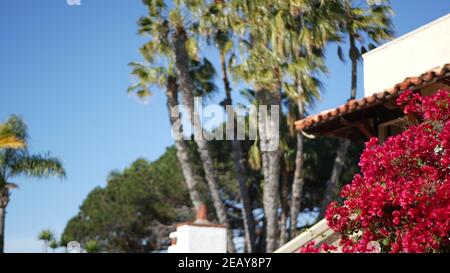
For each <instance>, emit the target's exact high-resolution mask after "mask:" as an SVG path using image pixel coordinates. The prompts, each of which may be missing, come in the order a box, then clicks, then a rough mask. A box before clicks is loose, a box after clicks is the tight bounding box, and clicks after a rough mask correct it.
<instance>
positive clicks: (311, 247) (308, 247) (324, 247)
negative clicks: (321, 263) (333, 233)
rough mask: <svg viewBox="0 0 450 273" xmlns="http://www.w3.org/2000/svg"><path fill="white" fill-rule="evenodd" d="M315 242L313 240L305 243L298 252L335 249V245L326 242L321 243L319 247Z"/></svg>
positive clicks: (325, 251) (324, 251) (318, 251)
mask: <svg viewBox="0 0 450 273" xmlns="http://www.w3.org/2000/svg"><path fill="white" fill-rule="evenodd" d="M315 245H316V243H315V242H314V241H312V242H309V243H307V244H306V245H305V246H304V247H302V248H301V249H300V250H299V252H300V253H327V252H333V251H336V250H337V247H336V246H333V245H329V244H327V243H323V244H321V245H320V246H319V247H316V246H315Z"/></svg>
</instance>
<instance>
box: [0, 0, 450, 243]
mask: <svg viewBox="0 0 450 273" xmlns="http://www.w3.org/2000/svg"><path fill="white" fill-rule="evenodd" d="M0 3H1V8H0V37H1V42H0V121H4V120H5V119H6V118H7V117H8V116H9V115H10V114H18V115H21V116H22V117H23V118H24V119H25V121H26V122H27V124H28V126H29V133H30V135H31V140H30V148H31V150H32V151H33V152H46V151H51V153H52V155H56V156H58V157H59V158H61V159H62V161H63V163H64V165H65V168H66V171H67V175H68V176H67V179H65V180H63V181H59V180H56V179H46V180H37V179H30V178H25V177H19V178H15V179H14V181H12V182H15V183H18V184H19V185H20V188H19V189H17V190H14V192H13V193H12V196H11V202H10V204H9V206H8V209H7V217H6V242H5V243H6V251H8V252H39V251H40V250H41V244H40V242H38V241H37V239H36V237H37V234H38V233H39V231H40V230H42V229H44V228H50V229H52V230H53V231H55V232H56V233H57V235H58V236H59V235H60V234H61V232H62V230H63V229H64V226H65V224H66V222H67V220H69V219H70V218H71V217H73V216H74V215H75V214H76V213H77V211H78V207H79V205H80V204H81V203H82V201H83V199H84V198H85V197H86V195H87V194H88V193H89V191H90V190H92V189H93V188H94V187H95V186H99V185H100V186H104V185H105V178H106V176H107V175H108V173H109V172H110V171H111V170H114V169H119V170H121V169H123V168H124V167H126V166H127V165H129V164H130V163H131V162H133V160H135V159H136V158H138V157H145V158H147V159H150V160H154V159H156V158H158V157H159V156H160V155H161V154H162V153H163V152H164V150H165V148H166V147H167V146H169V145H171V144H172V143H173V141H172V139H171V136H170V130H169V123H168V114H167V111H166V108H165V98H164V96H163V94H162V93H161V92H156V93H155V94H154V96H153V97H152V98H151V99H150V100H149V101H148V103H147V104H142V103H138V102H137V101H136V99H135V98H132V97H128V96H127V95H126V92H125V91H126V88H127V87H128V86H129V84H130V76H129V72H130V69H129V67H128V66H127V64H128V63H129V62H130V61H138V60H140V57H139V53H138V50H137V49H138V47H139V46H140V45H141V44H143V43H144V41H145V39H143V38H142V37H139V36H138V35H137V33H136V32H137V28H136V20H137V19H138V18H139V17H140V16H141V15H144V14H145V8H144V7H143V6H142V3H141V1H140V0H127V1H124V0H81V6H69V5H67V3H66V0H46V1H36V0H9V1H8V0H1V1H0ZM392 4H393V8H394V10H395V12H396V15H395V17H394V25H395V30H396V36H399V35H402V34H405V33H407V32H409V31H412V30H414V29H415V28H418V27H420V26H422V25H424V24H426V23H428V22H431V21H433V20H434V19H437V18H439V17H441V16H443V15H446V14H447V13H449V12H450V1H448V0H392ZM430 42H433V41H430ZM207 54H208V55H209V57H210V59H212V60H213V61H214V60H217V59H218V58H217V55H216V53H215V52H213V51H210V50H208V52H207ZM327 64H328V67H329V70H330V74H329V75H328V77H327V78H326V79H325V80H324V83H325V90H324V91H325V95H324V96H323V100H322V102H320V103H318V104H317V106H316V107H315V108H314V109H311V113H315V112H319V111H321V110H324V109H327V108H331V107H333V106H337V105H339V104H341V103H343V102H345V100H346V99H347V98H348V96H349V85H350V66H349V64H348V63H347V64H346V65H345V64H342V63H341V62H340V61H339V60H338V59H337V57H336V48H335V46H333V45H331V46H330V47H329V49H328V52H327ZM362 75H363V74H362V68H361V67H360V78H359V90H358V96H361V95H362V93H363V91H362ZM217 79H219V77H218V78H217ZM218 85H219V86H220V87H221V84H220V82H218ZM222 97H223V93H221V94H219V95H217V100H219V99H222Z"/></svg>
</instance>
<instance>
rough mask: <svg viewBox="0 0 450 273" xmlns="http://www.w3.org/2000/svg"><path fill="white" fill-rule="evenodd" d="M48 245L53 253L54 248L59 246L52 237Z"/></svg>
mask: <svg viewBox="0 0 450 273" xmlns="http://www.w3.org/2000/svg"><path fill="white" fill-rule="evenodd" d="M48 247H50V248H51V249H52V252H53V253H55V251H56V249H57V248H58V247H59V244H58V242H57V241H56V240H55V239H53V240H51V241H50V244H49V245H48Z"/></svg>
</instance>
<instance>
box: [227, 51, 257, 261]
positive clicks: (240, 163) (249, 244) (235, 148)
mask: <svg viewBox="0 0 450 273" xmlns="http://www.w3.org/2000/svg"><path fill="white" fill-rule="evenodd" d="M220 63H221V67H222V74H223V78H222V80H223V84H224V87H225V94H226V101H225V104H224V107H225V109H226V106H227V105H230V106H231V105H232V104H233V103H232V102H233V100H232V98H231V87H230V81H229V79H228V72H227V66H226V63H225V53H224V52H220ZM226 110H227V114H228V122H233V123H234V111H233V108H232V107H230V108H229V109H226ZM233 133H234V132H233ZM231 153H232V156H233V161H234V171H235V173H236V178H237V180H238V183H239V193H240V195H241V202H242V218H243V222H244V231H245V244H246V249H247V251H248V252H250V253H253V252H255V239H256V235H255V221H254V219H253V212H252V205H251V202H250V199H249V196H248V191H247V185H246V182H247V172H246V168H245V165H244V160H243V157H242V147H241V144H240V143H239V141H238V140H237V139H236V138H235V136H234V135H233V139H232V140H231Z"/></svg>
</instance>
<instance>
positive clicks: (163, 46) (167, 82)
mask: <svg viewBox="0 0 450 273" xmlns="http://www.w3.org/2000/svg"><path fill="white" fill-rule="evenodd" d="M144 3H146V2H144ZM146 4H147V5H148V7H149V14H150V15H149V16H145V17H142V18H141V19H140V20H139V22H138V26H139V33H140V34H141V35H150V36H151V37H152V40H151V41H149V42H148V43H146V44H145V45H144V46H143V47H141V49H140V52H141V54H142V55H143V57H144V59H145V60H146V61H147V64H140V63H130V66H131V67H132V68H133V71H132V72H131V74H132V75H133V76H134V77H135V78H137V80H138V82H137V83H135V84H133V85H132V86H130V87H129V88H128V93H133V92H134V93H136V95H137V96H138V98H140V99H145V98H147V97H148V96H150V95H151V94H152V91H151V89H150V88H151V87H152V86H156V87H163V88H165V89H166V92H165V93H166V97H167V110H168V113H169V120H170V125H171V127H172V128H173V126H174V124H175V123H177V122H179V117H177V116H174V115H173V114H172V109H173V108H174V107H176V106H178V104H179V103H178V84H177V80H176V78H175V76H174V73H173V69H172V64H171V63H172V60H171V59H172V57H171V56H170V44H169V40H168V39H169V37H168V35H169V33H168V32H167V31H165V28H166V27H168V26H167V21H165V20H160V18H157V17H156V18H154V17H155V16H152V14H153V13H152V12H151V11H150V9H151V7H152V1H148V2H147V3H146ZM160 55H162V57H161V56H160ZM164 55H167V56H164ZM156 57H159V58H160V59H163V61H162V63H167V62H168V63H169V65H160V64H158V60H155V59H156ZM164 57H166V58H164ZM167 59H168V60H167ZM155 63H156V64H155ZM173 133H176V132H173ZM175 147H176V150H177V158H178V161H179V163H180V165H181V169H182V172H183V176H184V178H185V181H186V185H187V188H188V191H189V196H190V199H191V201H192V204H193V206H194V210H197V209H198V208H199V207H200V205H201V204H202V203H203V202H202V199H201V195H200V193H199V190H198V187H199V186H198V185H199V181H198V179H197V178H196V176H195V174H194V169H193V166H192V163H191V160H190V158H189V154H188V151H189V149H188V146H187V144H186V142H185V141H184V140H183V139H180V138H176V139H175Z"/></svg>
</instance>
